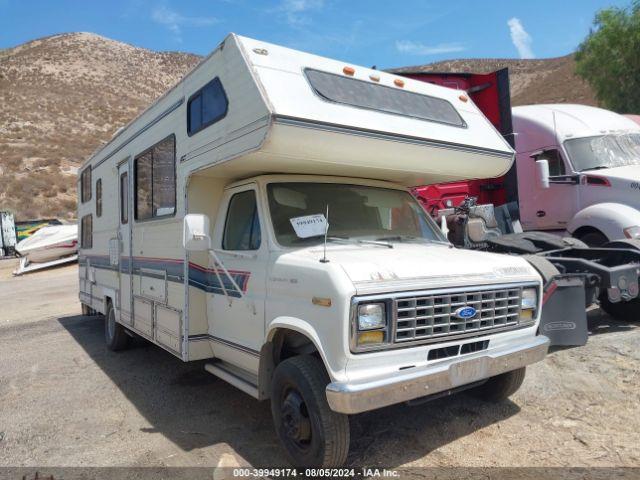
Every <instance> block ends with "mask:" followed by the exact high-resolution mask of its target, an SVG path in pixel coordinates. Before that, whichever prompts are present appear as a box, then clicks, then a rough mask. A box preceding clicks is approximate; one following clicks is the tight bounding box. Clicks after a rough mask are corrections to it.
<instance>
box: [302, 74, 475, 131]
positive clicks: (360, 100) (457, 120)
mask: <svg viewBox="0 0 640 480" xmlns="http://www.w3.org/2000/svg"><path fill="white" fill-rule="evenodd" d="M305 74H306V75H307V79H308V80H309V83H310V84H311V87H313V89H314V90H315V92H316V93H317V94H318V95H319V96H320V97H321V98H322V99H324V100H327V101H330V102H336V103H342V104H345V105H351V106H354V107H359V108H366V109H368V110H377V111H379V112H385V113H392V114H394V115H403V116H407V117H414V118H419V119H421V120H428V121H430V122H438V123H445V124H447V125H453V126H456V127H466V123H465V122H464V120H463V119H462V117H461V116H460V114H459V113H458V112H457V110H456V109H455V108H454V106H453V105H451V104H450V103H449V102H448V101H447V100H444V99H442V98H436V97H430V96H428V95H422V94H420V93H415V92H407V91H406V90H400V89H398V88H394V87H388V86H386V85H380V84H377V83H371V82H366V81H364V80H358V79H355V78H349V77H343V76H342V75H336V74H333V73H327V72H321V71H319V70H311V69H306V70H305Z"/></svg>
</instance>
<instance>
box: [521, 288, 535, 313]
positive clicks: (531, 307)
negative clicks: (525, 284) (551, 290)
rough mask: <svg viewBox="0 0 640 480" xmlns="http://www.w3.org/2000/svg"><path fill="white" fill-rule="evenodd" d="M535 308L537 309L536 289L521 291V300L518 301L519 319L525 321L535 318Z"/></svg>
mask: <svg viewBox="0 0 640 480" xmlns="http://www.w3.org/2000/svg"><path fill="white" fill-rule="evenodd" d="M536 308H538V289H537V288H525V289H523V290H522V298H521V299H520V319H521V320H527V319H531V320H533V318H534V317H535V314H536Z"/></svg>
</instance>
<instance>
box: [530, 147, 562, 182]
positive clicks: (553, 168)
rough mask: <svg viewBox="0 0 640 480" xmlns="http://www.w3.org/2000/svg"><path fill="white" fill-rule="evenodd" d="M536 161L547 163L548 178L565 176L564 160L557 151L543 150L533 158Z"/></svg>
mask: <svg viewBox="0 0 640 480" xmlns="http://www.w3.org/2000/svg"><path fill="white" fill-rule="evenodd" d="M535 159H536V160H546V161H547V162H549V176H550V177H557V176H561V175H566V174H567V171H566V169H565V166H564V160H562V156H561V155H560V152H559V151H558V150H545V151H544V152H542V153H541V154H540V155H536V156H535Z"/></svg>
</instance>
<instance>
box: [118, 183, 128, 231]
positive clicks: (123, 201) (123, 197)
mask: <svg viewBox="0 0 640 480" xmlns="http://www.w3.org/2000/svg"><path fill="white" fill-rule="evenodd" d="M120 223H122V224H123V225H124V224H126V223H129V175H128V173H127V172H124V173H122V174H121V175H120Z"/></svg>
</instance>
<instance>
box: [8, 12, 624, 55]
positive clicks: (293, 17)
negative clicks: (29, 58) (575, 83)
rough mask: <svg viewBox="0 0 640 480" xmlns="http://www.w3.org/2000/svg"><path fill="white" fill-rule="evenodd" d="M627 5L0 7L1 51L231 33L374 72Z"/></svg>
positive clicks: (503, 46) (533, 45)
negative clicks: (55, 40)
mask: <svg viewBox="0 0 640 480" xmlns="http://www.w3.org/2000/svg"><path fill="white" fill-rule="evenodd" d="M629 3H630V0H625V1H616V0H562V1H559V0H555V1H552V0H510V1H509V0H485V1H484V2H481V1H477V0H476V1H472V0H458V1H454V2H452V1H431V0H422V1H421V0H385V1H376V0H368V1H367V0H351V1H348V0H270V1H264V2H257V1H255V2H252V1H249V0H193V1H189V0H183V1H178V0H107V1H93V0H84V1H79V0H78V1H72V0H38V1H29V0H0V48H6V47H11V46H14V45H17V44H20V43H23V42H25V41H27V40H31V39H34V38H38V37H43V36H46V35H51V34H54V33H61V32H74V31H87V32H94V33H98V34H100V35H104V36H106V37H110V38H113V39H116V40H120V41H123V42H127V43H131V44H133V45H136V46H141V47H146V48H150V49H153V50H180V51H187V52H193V53H198V54H206V53H208V52H209V51H210V50H212V49H213V48H214V47H215V46H216V45H217V43H218V42H219V41H220V40H222V38H224V36H225V35H226V34H227V33H229V32H236V33H239V34H241V35H246V36H250V37H254V38H258V39H261V40H265V41H269V42H273V43H278V44H282V45H287V46H290V47H294V48H299V49H302V50H306V51H310V52H313V53H317V54H320V55H326V56H329V57H334V58H338V59H344V60H348V61H350V62H353V63H356V64H362V65H367V66H370V65H374V64H375V65H378V67H380V68H386V67H393V66H402V65H417V64H423V63H429V62H434V61H438V60H445V59H450V58H466V57H522V58H531V57H535V58H545V57H554V56H560V55H565V54H567V53H570V52H572V51H574V50H575V49H576V47H577V46H578V44H579V43H580V41H581V40H582V39H583V38H584V36H585V35H586V34H587V33H588V31H589V28H590V26H591V24H592V21H593V17H594V14H595V13H596V11H598V10H599V9H602V8H605V7H607V6H610V5H617V6H626V5H628V4H629Z"/></svg>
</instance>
